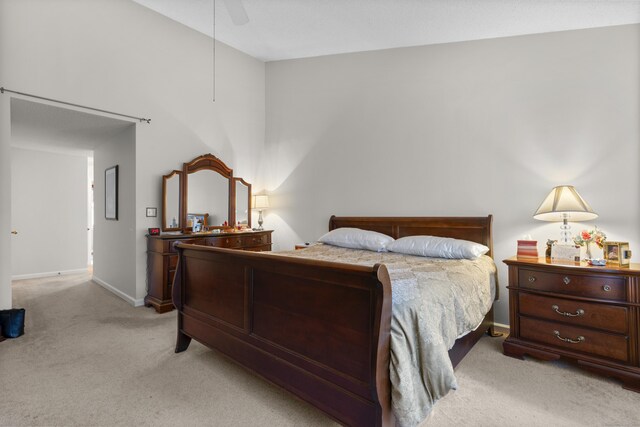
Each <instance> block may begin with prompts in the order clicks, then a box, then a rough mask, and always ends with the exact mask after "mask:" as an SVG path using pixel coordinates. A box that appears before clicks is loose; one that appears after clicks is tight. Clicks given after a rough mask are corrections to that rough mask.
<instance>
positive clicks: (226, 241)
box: [206, 236, 242, 249]
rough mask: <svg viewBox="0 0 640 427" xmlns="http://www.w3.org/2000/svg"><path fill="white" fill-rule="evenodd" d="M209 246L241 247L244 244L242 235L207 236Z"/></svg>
mask: <svg viewBox="0 0 640 427" xmlns="http://www.w3.org/2000/svg"><path fill="white" fill-rule="evenodd" d="M206 245H207V246H215V247H216V248H231V249H233V248H239V247H241V246H242V237H241V236H228V237H207V240H206Z"/></svg>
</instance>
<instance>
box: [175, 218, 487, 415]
mask: <svg viewBox="0 0 640 427" xmlns="http://www.w3.org/2000/svg"><path fill="white" fill-rule="evenodd" d="M491 221H492V217H491V216H487V217H437V218H436V217H419V218H404V217H402V218H390V217H336V216H332V217H331V219H330V222H329V229H330V230H334V229H337V228H341V227H354V228H360V229H365V230H372V231H377V232H380V233H384V234H387V235H389V236H391V237H394V238H400V237H405V236H411V235H433V236H441V237H454V238H458V239H465V240H470V241H473V242H478V243H482V244H484V245H486V246H488V247H489V249H490V251H489V253H488V254H487V255H489V256H491V252H492V235H491ZM177 249H178V252H179V263H178V268H177V271H176V278H175V282H174V285H173V302H174V305H175V306H176V308H177V310H178V335H177V342H176V352H181V351H184V350H186V349H187V347H188V346H189V343H190V341H191V339H196V340H197V341H199V342H201V343H203V344H205V345H207V346H209V347H211V348H214V349H216V350H218V351H220V352H221V353H223V354H224V355H226V356H228V357H229V358H231V359H233V360H234V361H236V362H237V363H239V364H241V365H243V366H245V367H246V368H249V369H250V370H252V371H254V372H255V373H256V374H258V375H260V376H262V377H263V378H265V379H266V380H268V381H270V382H272V383H274V384H276V385H279V386H281V387H283V388H284V389H286V390H288V391H290V392H292V393H293V394H294V395H295V396H297V397H299V398H301V399H303V400H305V401H307V402H309V403H311V404H312V405H314V406H315V407H317V408H318V409H320V410H322V411H324V412H325V413H326V414H327V415H329V416H330V417H332V418H333V419H335V420H336V421H338V422H340V423H342V424H345V425H353V426H392V425H395V424H396V419H395V416H394V411H393V410H392V407H391V393H392V387H391V380H390V358H391V351H390V342H391V337H390V334H391V323H392V298H391V295H392V288H391V279H390V274H389V271H388V269H387V267H386V266H385V265H384V264H375V265H373V266H369V265H354V264H345V263H336V262H329V261H323V260H317V259H308V258H304V257H302V256H295V257H291V256H282V255H276V254H269V253H249V252H243V251H237V250H232V249H221V248H213V247H203V246H197V245H187V244H178V245H177ZM306 250H307V249H304V250H303V251H306ZM496 288H497V287H496ZM285 326H286V327H285ZM492 327H493V310H492V309H490V310H489V311H488V312H487V314H486V316H484V318H482V321H481V322H480V325H479V326H478V327H477V328H476V329H475V330H474V331H472V332H470V333H468V334H466V335H464V336H463V337H461V338H459V339H458V340H457V341H456V342H455V346H453V348H451V350H449V352H448V356H449V358H450V361H451V365H452V366H454V367H455V366H456V365H457V364H458V363H459V362H460V360H462V358H463V357H464V355H465V354H467V352H468V351H469V350H470V349H471V347H473V345H474V344H475V343H476V342H477V341H478V339H479V338H480V337H481V336H482V334H484V333H485V332H490V333H492Z"/></svg>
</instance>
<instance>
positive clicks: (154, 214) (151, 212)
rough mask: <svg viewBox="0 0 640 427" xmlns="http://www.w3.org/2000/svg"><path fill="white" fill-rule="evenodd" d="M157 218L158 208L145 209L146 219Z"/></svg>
mask: <svg viewBox="0 0 640 427" xmlns="http://www.w3.org/2000/svg"><path fill="white" fill-rule="evenodd" d="M157 216H158V208H147V218H155V217H157Z"/></svg>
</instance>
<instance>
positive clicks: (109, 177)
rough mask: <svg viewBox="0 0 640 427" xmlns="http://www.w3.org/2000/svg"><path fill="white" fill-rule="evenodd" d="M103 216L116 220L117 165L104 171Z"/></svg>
mask: <svg viewBox="0 0 640 427" xmlns="http://www.w3.org/2000/svg"><path fill="white" fill-rule="evenodd" d="M104 217H105V219H108V220H113V221H117V220H118V165H115V166H111V167H110V168H107V169H106V170H105V171H104Z"/></svg>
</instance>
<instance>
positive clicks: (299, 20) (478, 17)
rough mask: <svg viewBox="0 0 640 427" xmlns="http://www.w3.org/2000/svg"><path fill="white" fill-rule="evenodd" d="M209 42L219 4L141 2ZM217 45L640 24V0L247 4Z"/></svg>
mask: <svg viewBox="0 0 640 427" xmlns="http://www.w3.org/2000/svg"><path fill="white" fill-rule="evenodd" d="M134 1H135V2H137V3H139V4H141V5H144V6H146V7H148V8H150V9H153V10H155V11H157V12H159V13H161V14H163V15H166V16H168V17H169V18H171V19H173V20H175V21H178V22H180V23H182V24H184V25H187V26H189V27H191V28H193V29H195V30H197V31H200V32H202V33H204V34H207V35H209V36H211V35H212V33H213V30H212V28H213V24H212V23H213V1H214V0H134ZM242 4H243V5H244V7H245V9H246V12H247V14H248V16H249V23H247V24H245V25H242V26H236V25H234V24H233V23H232V22H231V19H230V17H229V13H228V12H227V10H226V8H225V2H224V1H221V0H218V1H217V3H216V38H217V39H218V40H219V41H221V42H223V43H226V44H228V45H230V46H233V47H234V48H236V49H238V50H240V51H242V52H245V53H247V54H249V55H251V56H253V57H255V58H258V59H261V60H263V61H274V60H280V59H291V58H303V57H310V56H320V55H329V54H336V53H346V52H359V51H366V50H377V49H388V48H394V47H403V46H419V45H427V44H435V43H449V42H457V41H464V40H479V39H487V38H495V37H508V36H515V35H522V34H535V33H545V32H551V31H564V30H574V29H580V28H593V27H604V26H611V25H622V24H632V23H640V0H242Z"/></svg>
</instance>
